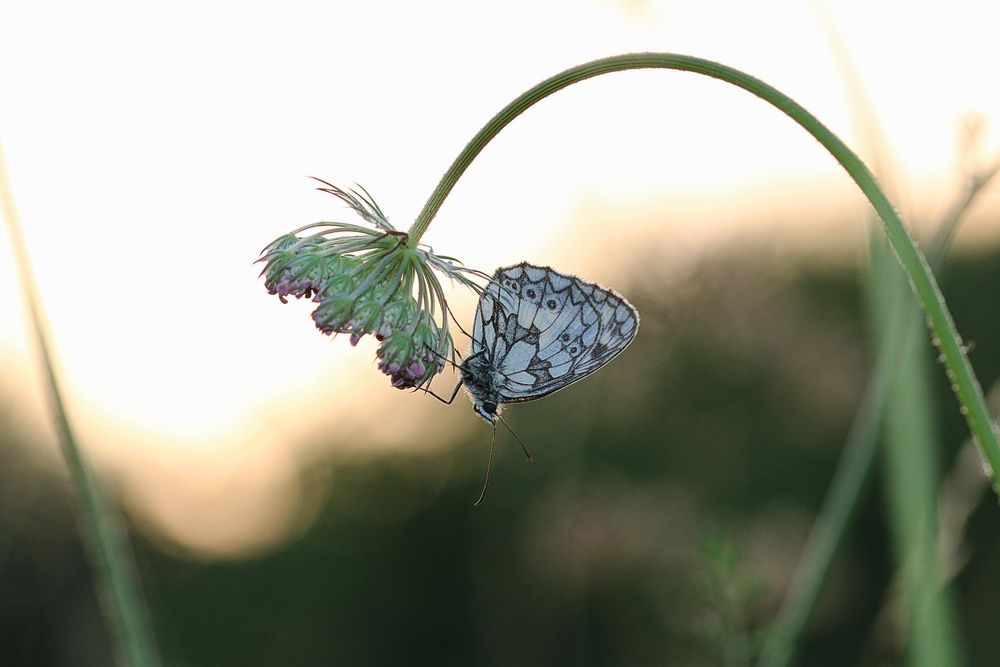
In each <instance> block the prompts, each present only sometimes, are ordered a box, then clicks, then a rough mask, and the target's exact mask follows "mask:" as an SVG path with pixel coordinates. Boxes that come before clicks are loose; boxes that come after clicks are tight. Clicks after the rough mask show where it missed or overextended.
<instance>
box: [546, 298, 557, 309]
mask: <svg viewBox="0 0 1000 667" xmlns="http://www.w3.org/2000/svg"><path fill="white" fill-rule="evenodd" d="M545 307H546V308H548V309H549V310H555V309H556V300H555V299H549V300H548V301H546V302H545Z"/></svg>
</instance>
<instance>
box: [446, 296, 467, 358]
mask: <svg viewBox="0 0 1000 667" xmlns="http://www.w3.org/2000/svg"><path fill="white" fill-rule="evenodd" d="M444 309H445V310H447V311H448V315H449V316H450V317H451V321H452V322H454V323H455V326H456V327H458V330H459V331H461V332H462V333H464V334H465V337H466V338H468V339H469V340H472V336H471V335H470V334H469V332H468V331H466V330H465V327H463V326H462V323H461V322H459V321H458V318H457V317H455V313H454V312H452V310H451V306H449V305H448V302H447V301H445V302H444ZM460 356H461V355H460Z"/></svg>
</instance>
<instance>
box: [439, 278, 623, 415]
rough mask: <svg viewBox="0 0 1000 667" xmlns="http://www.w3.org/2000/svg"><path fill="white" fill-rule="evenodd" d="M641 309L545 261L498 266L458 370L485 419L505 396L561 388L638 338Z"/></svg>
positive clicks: (518, 397) (517, 398)
mask: <svg viewBox="0 0 1000 667" xmlns="http://www.w3.org/2000/svg"><path fill="white" fill-rule="evenodd" d="M638 327H639V313H638V311H636V309H635V307H633V306H632V304H630V303H629V302H628V301H627V300H626V299H625V298H624V297H623V296H621V295H620V294H618V293H616V292H614V291H612V290H609V289H605V288H603V287H601V286H599V285H596V284H594V283H589V282H586V281H584V280H581V279H580V278H577V277H575V276H570V275H566V274H563V273H559V272H558V271H555V270H554V269H551V268H549V267H541V266H533V265H531V264H528V263H521V264H515V265H514V266H508V267H505V268H500V269H497V271H496V272H495V273H494V274H493V277H492V279H491V280H490V283H489V284H488V285H487V286H486V289H485V291H484V292H483V295H482V297H481V298H480V300H479V306H478V307H477V309H476V319H475V323H474V325H473V331H472V350H471V352H470V354H469V355H468V356H467V357H466V358H465V359H464V360H463V361H462V363H461V365H460V366H459V371H460V372H461V375H462V385H463V386H464V387H465V389H466V391H467V392H468V394H469V397H470V398H471V399H472V403H473V409H474V410H475V412H476V413H477V414H478V415H479V416H480V417H482V418H483V419H485V420H486V421H487V422H489V423H490V424H494V423H495V422H496V418H497V414H498V413H499V411H500V408H501V406H502V404H504V403H517V402H521V401H530V400H534V399H537V398H541V397H543V396H547V395H548V394H551V393H552V392H555V391H558V390H559V389H562V388H563V387H566V386H568V385H570V384H572V383H574V382H576V381H577V380H580V379H582V378H584V377H586V376H587V375H589V374H590V373H593V372H594V371H596V370H597V369H599V368H601V367H602V366H604V365H605V364H607V363H608V362H609V361H611V360H612V359H613V358H614V357H616V356H617V355H618V354H620V353H621V352H622V350H624V349H625V348H626V347H628V345H629V343H631V342H632V340H633V339H634V338H635V334H636V332H637V330H638Z"/></svg>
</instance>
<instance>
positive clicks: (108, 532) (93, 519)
mask: <svg viewBox="0 0 1000 667" xmlns="http://www.w3.org/2000/svg"><path fill="white" fill-rule="evenodd" d="M0 209H2V213H3V217H4V219H5V220H6V222H7V230H8V232H9V235H10V242H11V249H12V253H13V255H14V261H15V263H16V264H17V269H18V274H19V275H20V278H21V286H22V287H23V289H24V299H25V303H26V305H27V306H28V312H29V314H30V316H31V327H32V329H34V333H35V343H36V345H37V346H38V352H39V355H40V356H41V362H42V370H43V372H44V374H45V384H46V386H47V389H48V392H49V404H50V407H51V409H52V414H53V420H54V421H55V427H56V433H57V435H58V437H59V445H60V448H61V450H62V454H63V458H64V459H65V460H66V467H67V468H68V469H69V473H70V479H71V481H72V484H73V487H74V490H75V491H76V495H77V498H78V500H79V503H80V510H81V515H82V516H81V519H82V532H83V536H82V537H83V541H84V543H85V547H87V550H88V552H89V555H90V558H91V561H92V562H91V566H92V567H93V568H94V579H95V585H96V587H97V594H98V598H99V601H100V603H101V604H102V606H103V607H104V612H105V616H106V617H107V621H108V625H109V626H110V627H109V631H110V632H111V634H112V636H113V638H114V640H115V643H116V646H115V652H116V654H117V657H118V660H119V661H120V662H121V664H124V665H128V666H130V667H158V666H159V665H160V658H159V654H158V652H157V649H156V642H155V641H154V638H153V633H152V630H151V627H150V623H149V615H148V610H147V609H146V604H145V600H144V599H143V596H142V590H141V587H140V584H139V576H138V574H137V572H136V569H135V562H134V560H133V558H132V552H131V549H130V548H129V544H128V539H127V538H126V536H125V534H124V530H123V527H122V525H121V517H120V516H119V515H118V511H117V508H116V507H115V506H114V505H112V504H111V503H109V502H108V501H107V500H106V499H105V498H104V496H103V495H102V493H101V490H100V488H99V484H98V482H97V480H96V478H95V477H94V474H93V472H91V470H90V467H89V465H88V463H87V460H86V457H85V456H84V454H83V452H82V451H81V450H80V447H79V446H78V445H77V443H76V438H75V437H74V436H73V429H72V428H71V427H70V422H69V417H68V416H67V415H66V406H65V405H64V404H63V400H62V392H61V391H60V389H59V381H58V379H57V378H56V372H55V369H54V367H53V364H52V357H51V355H50V354H49V344H48V340H47V338H46V336H45V328H44V325H43V324H42V314H41V306H40V305H39V303H38V299H37V298H36V293H37V291H36V289H35V281H34V277H33V276H32V273H31V267H30V265H29V263H28V253H27V250H26V249H25V247H24V240H23V238H22V236H21V227H20V225H19V224H18V218H17V209H16V207H15V206H14V195H13V194H12V193H11V187H10V180H9V179H8V178H7V171H6V168H5V166H4V159H3V150H2V147H0Z"/></svg>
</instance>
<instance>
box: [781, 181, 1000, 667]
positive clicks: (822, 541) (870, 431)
mask: <svg viewBox="0 0 1000 667" xmlns="http://www.w3.org/2000/svg"><path fill="white" fill-rule="evenodd" d="M998 171H1000V161H998V162H996V163H994V164H993V165H992V166H991V167H989V168H988V169H986V170H983V171H982V172H981V173H979V174H976V175H974V176H973V177H972V178H970V179H969V181H968V187H967V188H966V189H965V190H964V192H963V193H962V194H961V195H960V196H959V198H958V199H957V200H956V201H955V203H954V204H953V205H952V206H951V208H950V209H949V211H948V213H947V214H946V215H945V216H944V219H943V221H942V223H941V225H940V226H939V227H938V229H937V232H936V233H935V235H934V239H933V240H932V242H931V243H930V246H929V248H928V251H927V261H928V263H929V264H930V266H931V269H932V270H934V272H935V273H940V272H941V267H942V266H943V263H944V258H945V256H946V255H947V253H948V249H949V247H950V245H951V241H952V239H953V238H954V235H955V232H956V230H957V228H958V225H959V224H960V223H961V221H962V220H963V219H964V217H965V215H966V213H967V212H968V211H969V209H970V208H971V207H972V205H973V203H974V202H975V200H976V198H977V196H978V195H979V194H980V192H981V191H982V190H983V189H984V188H985V187H986V186H987V185H988V184H989V183H990V181H991V180H992V179H993V178H994V177H995V176H996V175H997V173H998ZM908 295H909V291H907V295H906V296H908ZM903 303H905V300H904V301H903ZM902 309H903V306H902V304H900V303H896V304H895V305H894V307H893V311H892V314H891V316H890V317H889V320H890V322H891V324H890V325H889V326H890V328H892V329H902V324H901V322H900V321H899V320H900V318H902V317H903V315H902ZM904 333H905V336H904V337H903V339H902V340H894V339H892V338H890V337H886V338H885V339H884V340H882V342H881V347H879V349H878V353H877V354H876V356H875V358H876V365H875V368H874V370H873V372H872V377H871V380H870V381H869V384H868V388H867V389H866V390H865V394H864V397H863V398H862V401H861V405H860V406H859V408H858V411H857V413H856V415H855V418H854V423H853V424H852V425H851V429H850V432H849V434H848V437H847V441H846V443H845V445H844V450H843V453H842V454H841V456H840V462H839V463H838V465H837V470H836V472H835V473H834V475H833V478H832V480H831V482H830V487H829V490H828V491H827V494H826V498H825V499H824V500H823V506H822V507H821V508H820V511H819V514H818V515H817V518H816V522H815V523H814V525H813V529H812V531H811V533H810V535H809V539H808V541H807V543H806V546H805V548H804V550H803V554H802V558H801V560H800V562H799V565H798V567H797V568H796V571H795V574H794V576H793V580H792V584H791V585H790V586H789V590H788V593H787V594H786V596H785V601H784V603H783V604H782V607H781V610H780V611H779V613H778V615H777V617H776V618H775V620H774V622H773V624H772V626H771V629H770V630H769V632H768V635H767V637H766V640H765V643H764V648H763V652H762V659H761V664H762V665H765V666H766V667H783V666H784V665H789V664H791V662H792V659H793V658H794V657H795V654H796V651H797V646H798V642H799V640H800V638H801V636H802V633H803V632H804V631H805V628H806V627H807V626H808V624H809V620H810V618H811V617H812V613H813V610H814V609H815V607H816V603H817V601H818V599H819V596H820V594H821V592H822V590H823V586H824V585H825V583H826V580H827V576H828V574H829V571H830V566H831V564H832V562H833V559H834V557H835V555H836V553H837V551H838V550H839V549H840V545H841V544H843V541H844V536H845V535H846V533H847V530H848V528H849V526H850V525H851V523H852V521H853V520H854V515H855V512H856V511H857V508H858V505H859V504H860V502H861V499H862V497H863V494H864V490H865V488H866V485H867V483H868V481H869V479H870V477H871V474H870V473H871V469H872V462H873V461H874V458H875V456H874V454H875V450H876V445H877V443H878V436H879V432H880V429H881V425H882V420H883V417H884V415H883V409H884V406H885V404H886V396H887V394H888V391H889V388H890V387H891V386H892V385H891V383H890V381H889V377H890V376H891V375H895V372H896V369H897V368H898V367H899V365H900V364H901V362H902V360H904V359H908V358H910V357H911V356H912V355H913V354H914V353H915V352H916V351H918V349H919V348H918V343H919V342H920V339H921V338H922V336H921V328H920V327H919V326H911V327H910V328H909V329H907V330H906V331H905V332H904ZM973 447H974V445H973ZM977 459H979V455H978V453H977ZM980 460H981V459H980ZM944 578H945V573H943V572H942V573H941V580H942V581H943V580H944Z"/></svg>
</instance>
